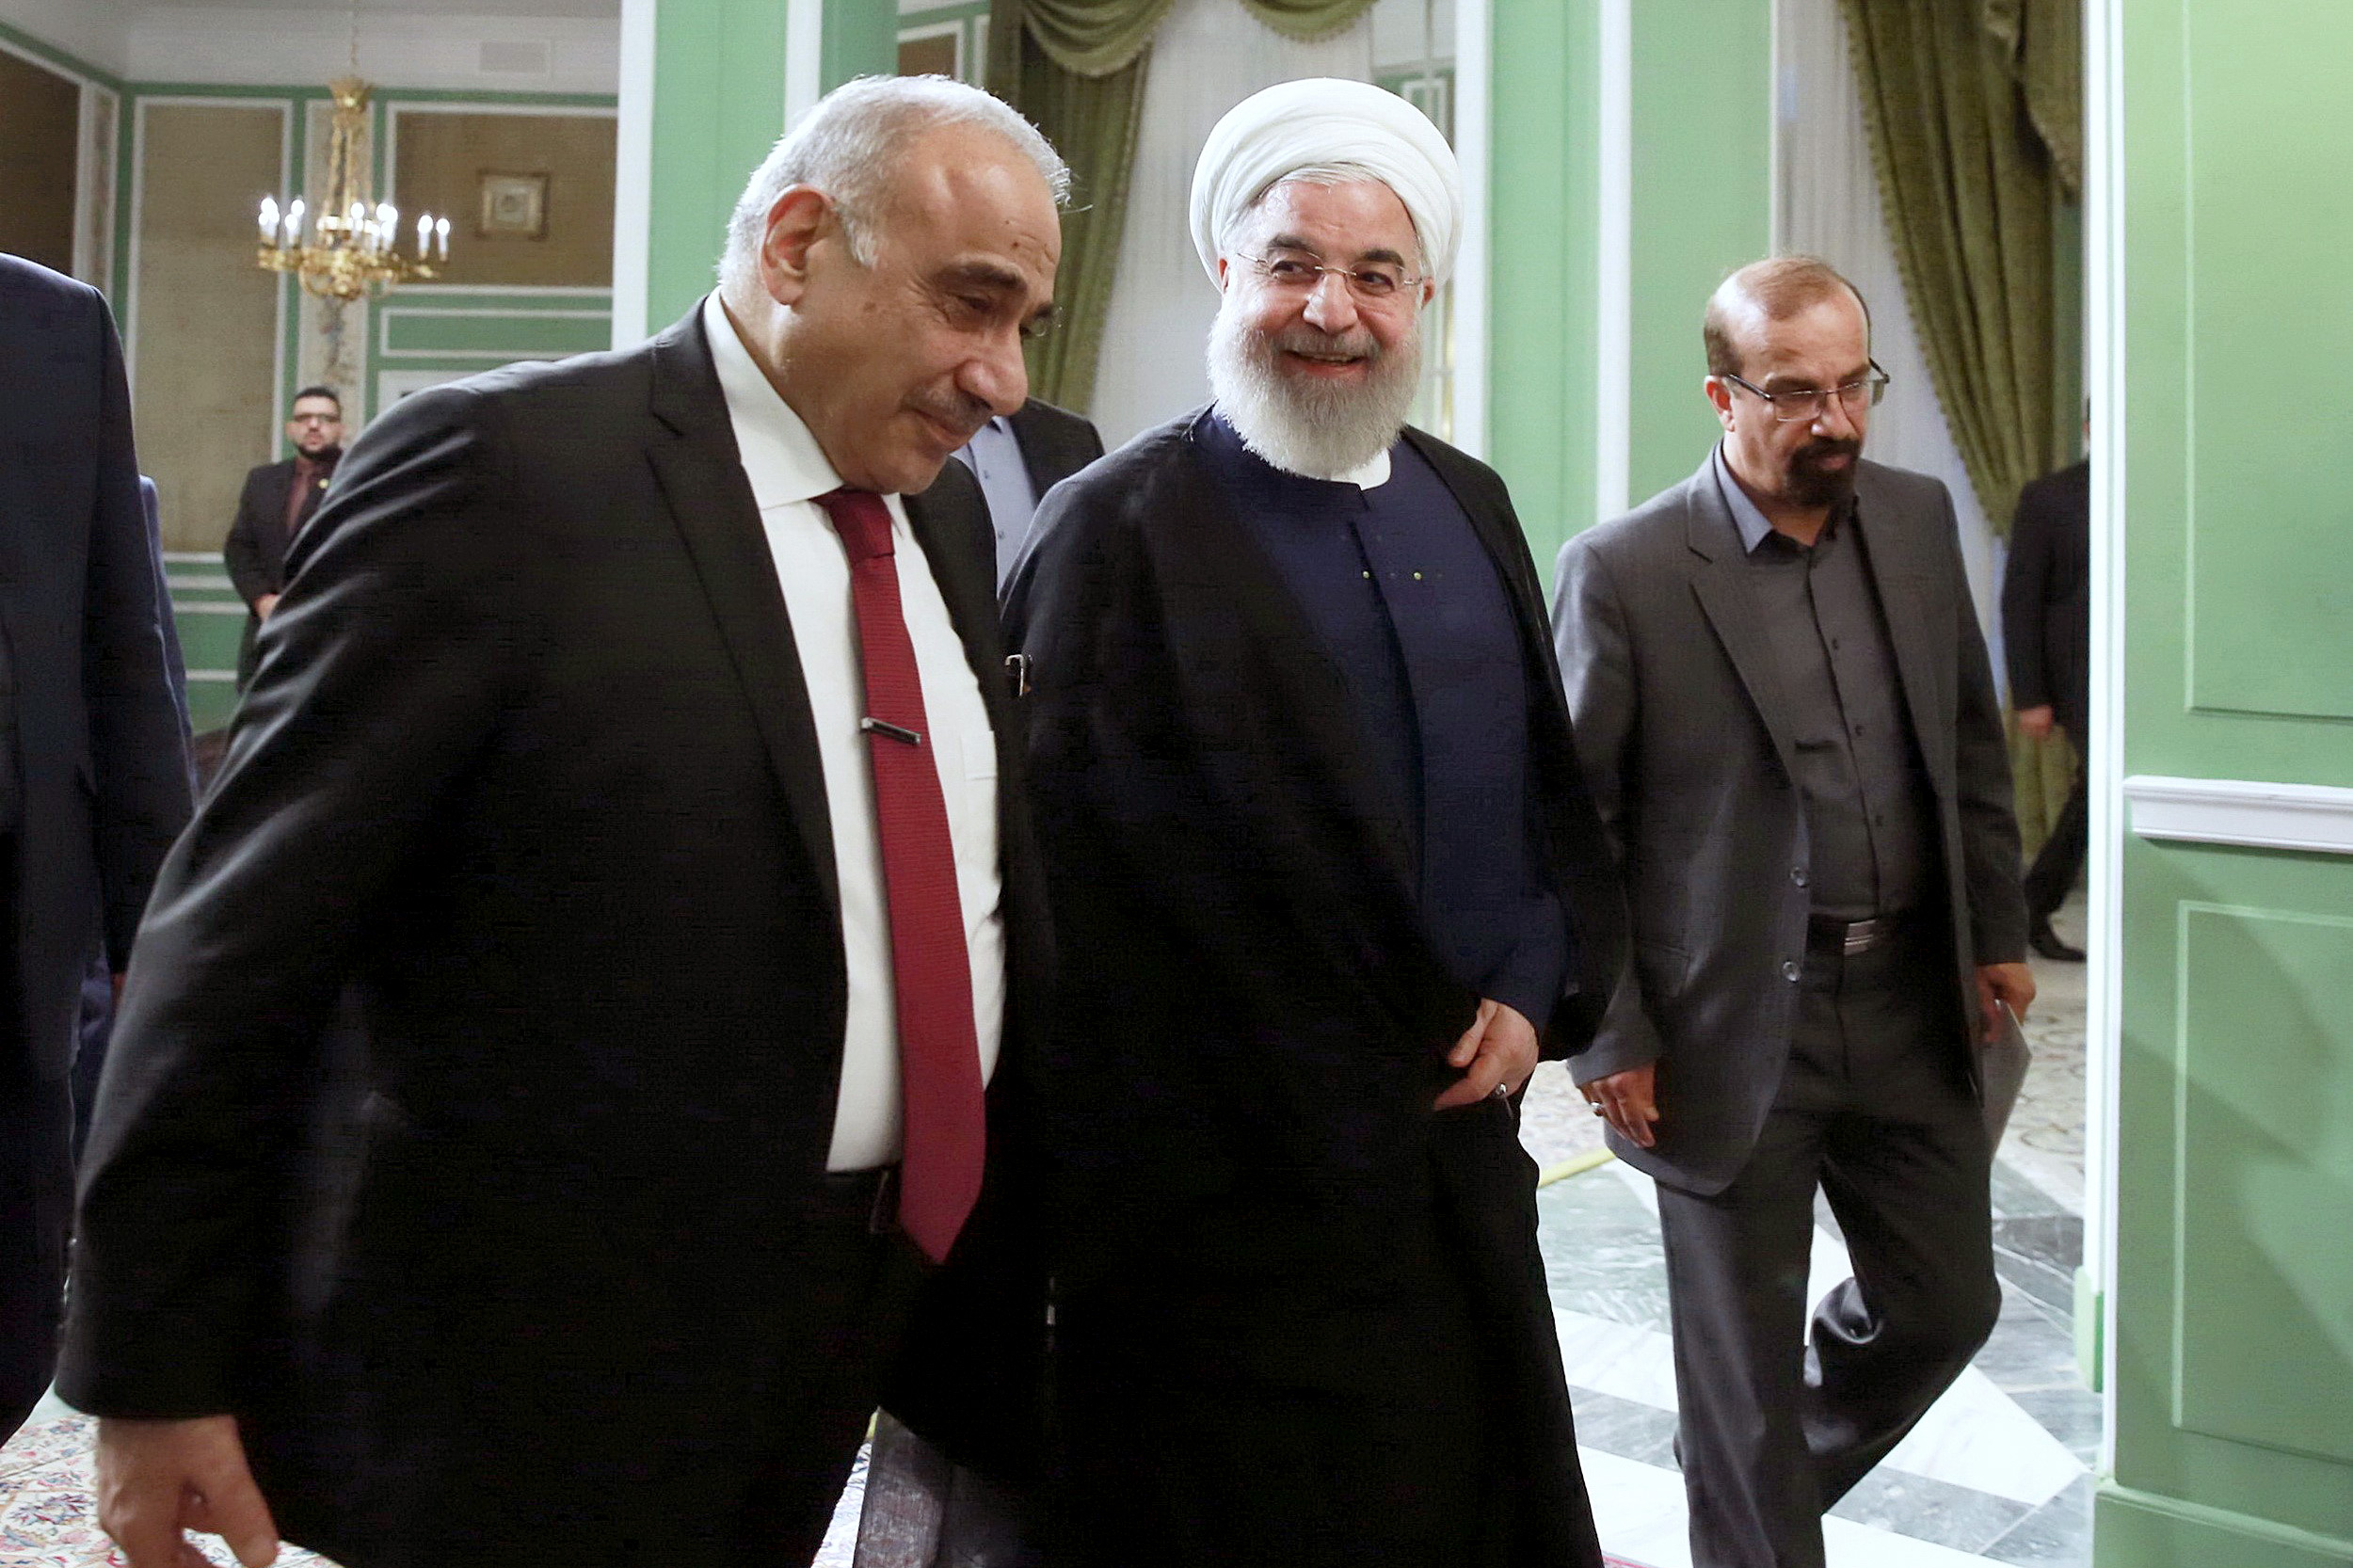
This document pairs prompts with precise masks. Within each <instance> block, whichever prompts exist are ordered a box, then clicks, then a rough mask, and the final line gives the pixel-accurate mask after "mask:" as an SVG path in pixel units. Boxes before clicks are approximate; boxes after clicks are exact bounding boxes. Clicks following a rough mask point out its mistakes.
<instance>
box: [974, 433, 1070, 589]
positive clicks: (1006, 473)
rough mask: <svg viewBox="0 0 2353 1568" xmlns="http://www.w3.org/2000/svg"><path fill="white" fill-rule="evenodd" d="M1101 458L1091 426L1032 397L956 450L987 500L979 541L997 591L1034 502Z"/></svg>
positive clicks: (1009, 572) (1010, 571) (1018, 551)
mask: <svg viewBox="0 0 2353 1568" xmlns="http://www.w3.org/2000/svg"><path fill="white" fill-rule="evenodd" d="M1102 455H1103V438H1102V437H1101V436H1100V435H1098V434H1096V429H1095V426H1094V424H1091V423H1090V422H1089V421H1087V420H1085V419H1083V418H1081V417H1080V416H1079V415H1077V414H1074V413H1071V412H1070V411H1069V410H1067V409H1064V408H1055V407H1054V406H1053V405H1052V404H1051V403H1041V402H1039V401H1038V400H1037V399H1036V398H1034V397H1032V398H1031V399H1030V400H1029V401H1028V402H1027V403H1024V404H1023V405H1021V408H1019V410H1018V411H1016V413H1014V414H1012V415H1011V416H1010V417H1008V416H1006V415H1003V414H1000V415H998V416H997V417H995V418H994V419H991V420H990V421H989V422H988V423H987V424H984V425H982V426H981V428H980V429H979V430H978V431H977V432H975V433H974V435H973V437H972V439H971V440H969V441H968V442H967V443H966V444H964V445H963V446H960V447H958V448H956V460H957V461H959V462H961V463H962V464H964V466H965V467H967V468H968V469H970V470H971V471H972V472H973V474H974V475H975V476H976V477H977V478H978V479H979V480H980V482H981V493H982V494H983V495H985V496H986V497H988V521H989V537H988V539H987V540H986V541H985V542H986V544H987V546H988V552H989V555H990V558H991V559H992V560H993V561H994V562H995V563H996V570H997V585H998V586H999V587H1000V588H1001V587H1003V586H1004V584H1005V579H1006V578H1008V577H1011V576H1012V575H1013V564H1014V562H1015V561H1016V560H1018V559H1019V558H1020V556H1021V546H1022V544H1023V543H1024V542H1025V541H1026V540H1027V539H1028V538H1029V536H1030V520H1031V519H1032V517H1034V516H1035V515H1036V513H1037V504H1038V498H1039V497H1041V496H1043V495H1044V494H1045V493H1046V492H1047V491H1048V490H1050V489H1052V488H1054V487H1055V486H1056V485H1058V484H1060V483H1061V482H1062V481H1064V479H1067V478H1069V477H1070V476H1071V475H1072V474H1074V473H1076V472H1079V471H1080V469H1082V468H1084V467H1086V466H1087V465H1088V464H1089V463H1091V462H1093V461H1095V459H1096V458H1097V457H1100V456H1102Z"/></svg>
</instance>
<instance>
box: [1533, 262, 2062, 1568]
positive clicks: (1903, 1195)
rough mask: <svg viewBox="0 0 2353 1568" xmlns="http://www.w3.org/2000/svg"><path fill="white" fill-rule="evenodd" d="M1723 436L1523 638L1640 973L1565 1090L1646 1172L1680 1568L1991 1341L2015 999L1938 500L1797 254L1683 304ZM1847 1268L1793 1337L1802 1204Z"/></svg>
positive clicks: (1860, 1457) (1926, 1400)
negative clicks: (1567, 742) (1669, 1357)
mask: <svg viewBox="0 0 2353 1568" xmlns="http://www.w3.org/2000/svg"><path fill="white" fill-rule="evenodd" d="M1702 339H1703V342H1704V344H1705V351H1706V356H1707V377H1706V380H1705V383H1704V385H1705V392H1706V395H1707V398H1708V401H1709V402H1710V404H1711V405H1712V406H1713V408H1714V409H1715V412H1716V417H1717V421H1718V423H1719V424H1721V426H1722V429H1723V436H1722V439H1721V440H1720V441H1719V442H1718V443H1717V445H1716V447H1715V449H1714V450H1713V451H1711V452H1710V453H1709V454H1708V455H1707V457H1706V459H1705V461H1703V462H1702V463H1701V464H1700V468H1699V472H1697V473H1695V474H1693V475H1692V476H1691V477H1690V478H1689V479H1688V480H1685V481H1684V482H1683V483H1681V484H1679V485H1676V486H1675V487H1673V488H1671V489H1668V490H1665V491H1663V492H1661V493H1660V494H1658V495H1657V496H1655V497H1653V498H1652V499H1651V500H1650V501H1647V502H1645V503H1644V504H1642V505H1641V506H1639V507H1637V508H1636V509H1635V510H1634V511H1633V512H1631V513H1629V514H1628V515H1627V516H1625V517H1623V518H1619V519H1617V520H1614V521H1610V522H1606V523H1604V524H1602V525H1601V526H1600V527H1598V528H1594V529H1591V530H1589V531H1588V532H1586V533H1584V534H1580V535H1578V536H1577V537H1576V538H1573V539H1571V540H1570V541H1569V542H1568V545H1567V546H1566V547H1565V548H1564V549H1563V550H1562V551H1561V559H1560V565H1559V570H1558V577H1557V582H1558V588H1557V597H1556V600H1555V602H1554V607H1553V617H1554V621H1553V624H1554V628H1555V632H1556V635H1557V636H1558V638H1559V642H1560V650H1561V672H1562V674H1563V675H1564V676H1565V677H1566V679H1567V681H1568V694H1569V707H1570V709H1571V711H1572V712H1574V713H1575V714H1576V717H1577V750H1578V753H1579V755H1580V757H1581V759H1582V760H1583V762H1584V767H1585V776H1586V777H1587V778H1588V779H1589V780H1590V781H1591V783H1592V786H1593V795H1594V798H1595V800H1596V801H1597V802H1598V803H1599V805H1600V807H1601V813H1602V819H1603V821H1604V823H1605V824H1607V825H1608V828H1609V833H1610V835H1611V837H1612V839H1613V840H1614V841H1615V845H1616V850H1617V856H1616V859H1617V864H1618V866H1619V867H1620V870H1621V873H1622V875H1623V877H1624V879H1625V895H1626V901H1627V903H1628V904H1630V905H1631V907H1632V910H1633V916H1634V943H1633V951H1634V963H1633V964H1632V965H1631V966H1630V967H1629V968H1628V969H1627V971H1626V973H1625V977H1624V978H1623V979H1622V980H1621V982H1620V984H1619V985H1618V989H1617V993H1616V995H1615V996H1613V997H1612V998H1611V999H1610V1003H1609V1015H1608V1016H1607V1017H1606V1018H1605V1019H1604V1020H1603V1023H1602V1027H1601V1034H1600V1038H1598V1039H1597V1040H1595V1041H1594V1043H1593V1049H1592V1050H1591V1051H1589V1052H1588V1053H1586V1055H1585V1056H1584V1057H1582V1058H1580V1059H1579V1060H1578V1061H1577V1063H1576V1064H1574V1067H1573V1069H1572V1070H1573V1072H1574V1074H1575V1076H1576V1078H1577V1082H1578V1084H1579V1085H1580V1087H1581V1088H1582V1090H1583V1092H1584V1094H1585V1096H1586V1097H1587V1098H1588V1099H1589V1100H1591V1101H1592V1102H1593V1113H1594V1114H1595V1115H1597V1116H1601V1117H1604V1118H1606V1119H1607V1120H1608V1122H1609V1146H1610V1147H1611V1148H1612V1149H1613V1150H1615V1151H1616V1152H1617V1154H1618V1155H1619V1156H1620V1157H1621V1158H1623V1159H1625V1160H1627V1161H1628V1162H1629V1163H1631V1164H1633V1165H1635V1166H1636V1167H1638V1168H1639V1169H1641V1170H1642V1171H1645V1172H1647V1173H1649V1174H1650V1175H1651V1176H1654V1177H1656V1178H1657V1183H1658V1219H1659V1228H1660V1231H1661V1233H1662V1236H1663V1239H1664V1241H1665V1246H1666V1254H1667V1285H1668V1300H1669V1310H1670V1315H1671V1317H1672V1320H1673V1328H1674V1357H1675V1388H1676V1394H1677V1400H1678V1403H1679V1405H1680V1414H1681V1427H1680V1433H1679V1436H1678V1445H1679V1451H1680V1454H1681V1458H1682V1464H1683V1479H1684V1490H1685V1492H1686V1493H1687V1494H1688V1495H1689V1499H1690V1532H1691V1560H1692V1561H1693V1563H1694V1564H1695V1565H1696V1568H1821V1564H1822V1550H1823V1548H1822V1528H1821V1514H1822V1512H1823V1511H1824V1510H1826V1509H1828V1508H1829V1507H1830V1506H1831V1505H1832V1504H1833V1503H1835V1502H1836V1501H1837V1500H1838V1499H1839V1497H1841V1496H1844V1495H1845V1494H1846V1492H1847V1490H1848V1489H1849V1487H1851V1486H1853V1485H1854V1483H1855V1482H1856V1481H1858V1480H1861V1479H1862V1478H1863V1476H1864V1475H1865V1473H1866V1472H1867V1471H1869V1470H1870V1468H1871V1467H1872V1466H1873V1465H1875V1464H1878V1463H1879V1462H1880V1460H1881V1458H1883V1457H1885V1455H1886V1453H1887V1451H1888V1450H1889V1449H1890V1448H1894V1447H1895V1446H1896V1444H1897V1441H1898V1440H1900V1439H1901V1438H1902V1436H1903V1435H1904V1433H1905V1432H1908V1431H1910V1430H1911V1428H1912V1425H1913V1422H1915V1421H1917V1420H1918V1419H1919V1418H1920V1416H1921V1415H1922V1414H1923V1413H1924V1412H1926V1411H1927V1409H1928V1408H1929V1404H1930V1403H1931V1402H1933V1401H1934V1400H1935V1399H1936V1397H1937V1396H1938V1395H1939V1394H1940V1393H1942V1392H1943V1391H1944V1390H1945V1386H1946V1385H1947V1384H1950V1383H1951V1382H1952V1381H1953V1379H1954V1378H1956V1377H1958V1376H1960V1375H1961V1370H1962V1368H1965V1367H1967V1366H1968V1364H1969V1358H1970V1357H1971V1356H1972V1355H1974V1354H1975V1353H1976V1352H1977V1347H1978V1346H1980V1345H1982V1344H1983V1343H1984V1342H1985V1337H1986V1336H1987V1335H1988V1334H1989V1333H1990V1332H1992V1330H1993V1319H1994V1314H1995V1313H1996V1312H1997V1311H1998V1310H1999V1309H2000V1306H2001V1288H2000V1286H1999V1284H1998V1283H1997V1282H1996V1280H1995V1278H1994V1273H1993V1216H1992V1207H1991V1196H1990V1181H1991V1175H1992V1170H1993V1147H1992V1145H1991V1143H1990V1141H1989V1138H1988V1134H1987V1131H1986V1127H1985V1122H1984V1119H1983V1113H1982V1112H1981V1109H1980V1106H1979V1099H1978V1096H1979V1093H1980V1090H1979V1085H1978V1080H1977V1054H1976V1051H1975V1048H1974V1046H1975V1044H1976V1042H1977V1041H1979V1040H1982V1039H1989V1038H1992V1037H1993V1033H1994V1032H1995V1031H1996V1030H1997V1029H1998V1027H1999V1023H2000V1018H1999V1013H2000V1009H2001V1008H2002V1007H2003V1006H2008V1007H2009V1008H2010V1009H2012V1010H2013V1011H2015V1012H2017V1013H2019V1014H2024V1013H2025V1010H2026V1005H2027V1003H2028V1002H2030V1001H2031V1000H2033V999H2034V978H2033V976H2032V974H2031V973H2030V972H2029V971H2028V970H2027V968H2026V966H2025V963H2024V962H2022V961H2021V960H2023V959H2024V957H2025V936H2026V931H2025V906H2024V904H2023V903H2022V901H2021V899H2020V896H2019V891H2018V830H2017V826H2016V824H2014V823H2013V821H2012V820H2011V816H2010V804H2009V803H2010V787H2009V751H2008V747H2007V746H2006V744H2005V743H2004V741H2003V736H2002V722H2001V711H2000V706H1999V701H1998V699H1997V698H1996V696H1994V691H1993V670H1992V668H1991V666H1990V665H1989V664H1988V663H1987V661H1986V652H1985V644H1984V641H1983V639H1982V638H1981V637H1980V635H1979V633H1978V631H1977V611H1976V609H1975V607H1974V606H1973V605H1972V604H1971V602H1970V597H1969V584H1968V580H1967V578H1966V577H1965V575H1964V574H1963V573H1962V570H1961V550H1960V541H1959V537H1958V535H1957V532H1956V526H1955V523H1954V520H1953V506H1952V498H1951V497H1950V496H1948V495H1947V494H1946V493H1945V487H1944V486H1943V485H1941V484H1939V483H1937V481H1935V480H1934V479H1930V478H1929V477H1927V476H1925V475H1922V474H1917V473H1909V472H1905V471H1903V470H1901V469H1893V468H1885V467H1882V466H1881V465H1880V464H1877V463H1871V462H1866V461H1865V460H1864V458H1863V446H1864V440H1865V435H1866V433H1867V432H1868V429H1869V425H1870V414H1871V408H1872V407H1873V405H1874V404H1876V403H1877V402H1878V400H1879V397H1880V394H1881V389H1882V388H1883V386H1884V384H1885V379H1886V378H1885V376H1884V375H1883V374H1882V373H1881V370H1880V369H1879V367H1878V365H1877V364H1875V363H1874V362H1873V361H1872V359H1871V338H1870V316H1869V314H1868V312H1867V311H1866V310H1865V305H1864V302H1863V297H1862V296H1861V295H1859V294H1857V293H1856V292H1855V290H1854V287H1853V285H1851V284H1850V283H1849V282H1848V281H1847V280H1845V279H1844V278H1841V277H1840V276H1839V275H1838V274H1837V273H1836V272H1835V271H1833V269H1832V268H1831V267H1830V266H1829V265H1828V264H1824V263H1822V262H1820V261H1817V260H1815V259H1813V258H1811V257H1803V256H1788V257H1779V258H1775V259H1773V260H1770V261H1765V262H1758V263H1755V264H1752V265H1749V266H1745V267H1742V268H1741V269H1740V270H1739V271H1737V272H1735V273H1734V274H1733V275H1732V276H1731V277H1730V278H1728V279H1726V280H1725V281H1724V282H1723V284H1722V285H1721V287H1720V288H1719V289H1718V290H1717V291H1716V293H1715V295H1714V296H1712V297H1711V298H1710V299H1709V300H1708V303H1707V309H1706V313H1705V321H1704V325H1703V328H1702ZM1817 1189H1818V1190H1819V1191H1820V1192H1822V1193H1823V1194H1824V1195H1826V1196H1827V1197H1828V1198H1829V1200H1830V1205H1831V1208H1832V1210H1833V1212H1834V1213H1835V1214H1836V1215H1837V1217H1838V1221H1839V1224H1840V1225H1841V1226H1842V1227H1843V1229H1844V1232H1845V1236H1846V1241H1847V1247H1848V1250H1849V1253H1850V1254H1851V1255H1852V1256H1853V1259H1854V1277H1853V1278H1851V1279H1849V1280H1848V1281H1846V1282H1845V1283H1844V1284H1842V1285H1840V1286H1839V1287H1837V1288H1835V1289H1833V1290H1832V1291H1831V1292H1830V1294H1829V1295H1828V1296H1826V1297H1825V1298H1823V1300H1822V1302H1821V1304H1820V1305H1819V1306H1818V1307H1817V1309H1816V1311H1815V1314H1814V1322H1813V1332H1812V1335H1811V1336H1810V1337H1809V1336H1808V1334H1807V1331H1806V1273H1807V1258H1808V1257H1809V1256H1810V1255H1811V1249H1812V1246H1813V1240H1814V1229H1815V1224H1814V1204H1815V1194H1816V1192H1817Z"/></svg>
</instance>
